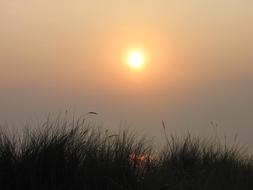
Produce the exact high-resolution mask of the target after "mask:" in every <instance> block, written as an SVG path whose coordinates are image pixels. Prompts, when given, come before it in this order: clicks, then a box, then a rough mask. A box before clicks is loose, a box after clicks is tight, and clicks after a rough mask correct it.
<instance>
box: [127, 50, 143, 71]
mask: <svg viewBox="0 0 253 190" xmlns="http://www.w3.org/2000/svg"><path fill="white" fill-rule="evenodd" d="M128 64H129V66H131V67H132V68H133V69H141V68H142V67H143V65H144V57H143V54H142V52H141V51H140V50H135V51H131V52H130V53H129V57H128Z"/></svg>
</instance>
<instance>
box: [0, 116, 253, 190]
mask: <svg viewBox="0 0 253 190" xmlns="http://www.w3.org/2000/svg"><path fill="white" fill-rule="evenodd" d="M2 128H4V127H2ZM5 128H6V127H5ZM165 138H166V143H165V145H164V148H162V150H159V151H158V150H156V149H155V148H153V147H154V146H152V144H151V143H150V142H149V141H148V140H147V139H145V138H139V137H138V136H135V135H134V133H131V131H120V132H118V133H116V134H115V133H111V132H109V131H107V130H102V129H99V128H96V127H94V126H93V125H92V124H90V123H89V122H87V121H86V120H85V119H74V120H73V121H72V120H71V121H69V120H67V119H60V118H58V119H56V120H50V119H48V120H47V121H46V122H44V123H41V124H38V126H32V125H30V126H29V125H28V126H27V127H26V129H25V130H24V131H23V132H22V133H17V132H16V133H9V132H6V131H4V130H2V132H0V189H2V190H5V189H10V190H11V189H15V190H16V189H26V190H42V189H43V190H102V189H103V190H226V189H229V190H235V189H238V190H239V189H240V190H247V189H253V161H252V159H251V157H249V156H247V155H246V154H244V153H243V152H242V151H241V150H240V149H239V148H236V147H230V148H228V147H227V146H226V145H219V144H217V143H215V142H214V141H212V140H210V139H200V138H195V137H192V136H191V135H190V134H188V135H186V136H185V137H184V138H178V137H175V136H167V135H165Z"/></svg>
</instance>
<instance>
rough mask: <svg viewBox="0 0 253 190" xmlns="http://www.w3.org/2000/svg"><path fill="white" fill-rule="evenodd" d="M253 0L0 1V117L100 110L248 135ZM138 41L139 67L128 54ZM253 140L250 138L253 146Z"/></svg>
mask: <svg viewBox="0 0 253 190" xmlns="http://www.w3.org/2000/svg"><path fill="white" fill-rule="evenodd" d="M252 10H253V1H251V0H205V1H197V0H191V1H189V0H181V1H171V0H127V1H123V0H89V1H88V0H76V1H75V0H72V1H70V0H69V1H67V0H54V1H51V0H43V1H42V0H40V1H39V0H29V1H28V0H22V1H20V0H0V120H1V121H2V122H4V121H8V122H15V121H24V120H26V119H32V118H33V119H34V118H42V117H44V116H45V115H46V114H47V113H48V112H52V113H58V112H59V111H64V110H65V109H69V110H72V111H75V112H76V113H78V114H83V113H86V112H88V111H96V112H99V113H100V115H99V116H97V118H96V121H97V122H100V123H101V122H102V123H103V124H104V125H105V126H106V127H113V128H116V127H117V126H118V125H119V124H120V122H125V123H127V124H128V125H129V126H131V127H132V128H137V129H138V130H140V131H145V132H146V133H149V134H151V135H154V136H157V135H160V134H161V133H162V127H161V120H164V121H165V123H166V125H167V127H168V130H169V131H179V132H183V131H186V130H190V131H194V132H196V133H198V134H207V133H208V132H210V131H212V128H211V126H210V121H216V122H217V123H218V124H219V126H220V129H219V130H220V131H221V134H222V135H223V134H227V135H233V134H235V133H238V134H239V137H240V138H241V139H242V142H243V143H252V144H253V141H252V140H251V139H252V137H251V135H252V134H253V22H252V21H253V11H252ZM131 48H140V49H142V51H143V52H144V54H145V56H146V58H147V62H146V67H145V68H144V69H143V70H142V71H138V72H136V71H133V70H131V69H129V68H128V67H127V66H126V64H125V62H124V59H125V57H126V55H127V53H128V52H129V50H130V49H131ZM252 147H253V145H252Z"/></svg>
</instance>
